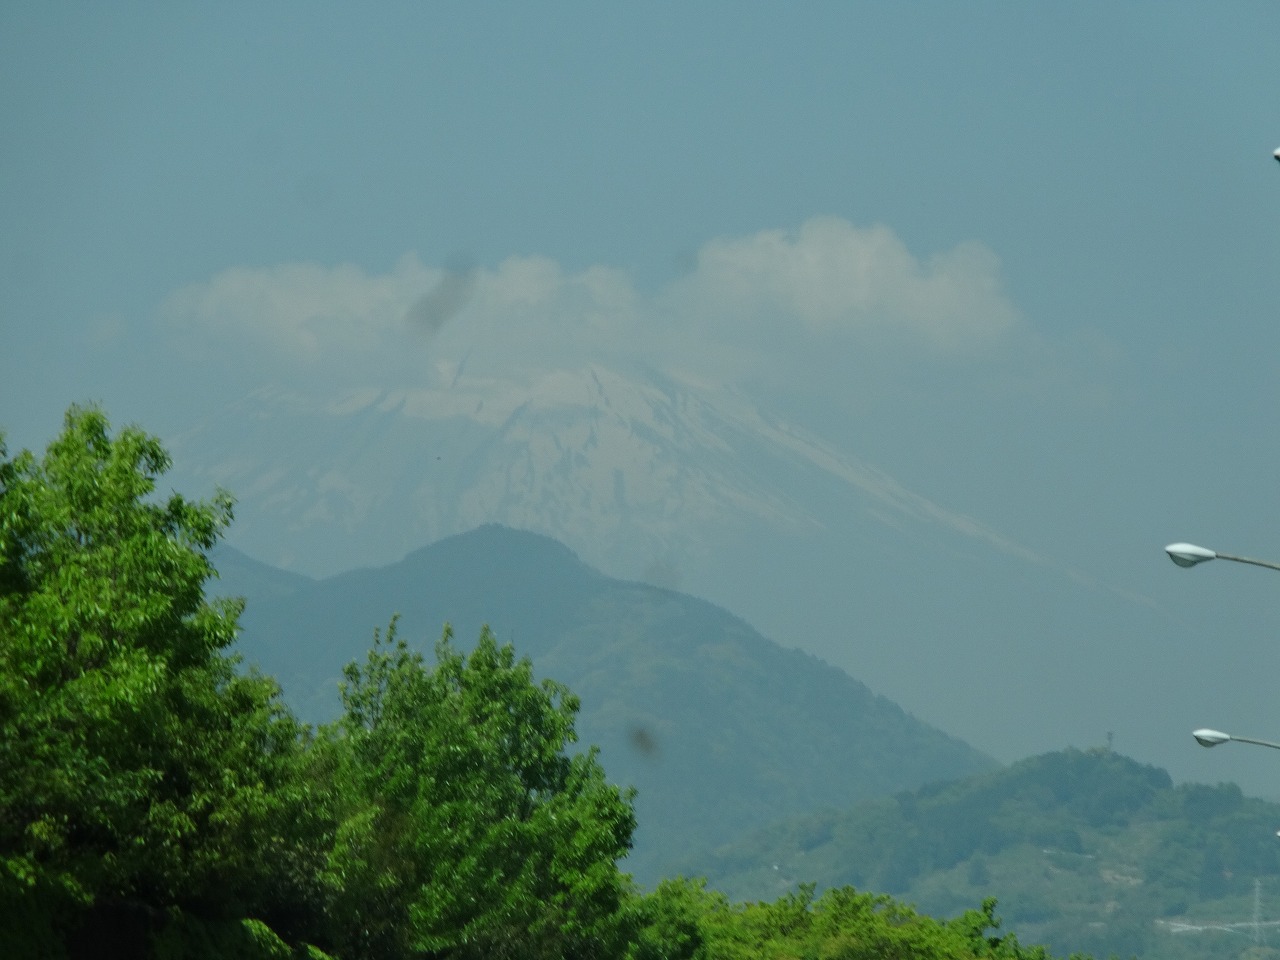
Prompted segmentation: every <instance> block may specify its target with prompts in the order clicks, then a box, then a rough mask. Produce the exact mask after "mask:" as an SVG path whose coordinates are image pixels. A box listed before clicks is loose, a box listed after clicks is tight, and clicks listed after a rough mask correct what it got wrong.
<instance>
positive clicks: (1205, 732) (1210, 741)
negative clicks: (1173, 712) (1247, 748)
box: [1191, 727, 1280, 750]
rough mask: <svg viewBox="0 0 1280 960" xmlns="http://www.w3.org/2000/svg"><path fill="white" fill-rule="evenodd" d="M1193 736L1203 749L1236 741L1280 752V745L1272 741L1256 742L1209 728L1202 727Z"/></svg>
mask: <svg viewBox="0 0 1280 960" xmlns="http://www.w3.org/2000/svg"><path fill="white" fill-rule="evenodd" d="M1191 735H1192V736H1193V737H1195V738H1196V743H1198V744H1200V746H1202V747H1216V746H1217V745H1218V744H1220V743H1227V742H1228V741H1230V740H1234V741H1236V743H1254V744H1257V745H1258V746H1260V747H1273V748H1275V749H1276V750H1280V743H1272V742H1271V741H1270V740H1255V739H1254V738H1253V737H1233V736H1232V735H1231V734H1229V733H1223V732H1222V731H1221V730H1210V729H1209V728H1208V727H1201V728H1200V729H1199V730H1196V731H1194V732H1193V733H1192V734H1191Z"/></svg>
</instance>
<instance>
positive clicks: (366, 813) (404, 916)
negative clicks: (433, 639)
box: [327, 621, 634, 957]
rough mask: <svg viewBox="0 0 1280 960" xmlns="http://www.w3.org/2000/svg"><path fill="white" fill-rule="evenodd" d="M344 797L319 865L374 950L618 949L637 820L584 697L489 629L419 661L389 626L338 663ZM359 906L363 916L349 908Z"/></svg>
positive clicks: (364, 943)
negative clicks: (623, 866) (602, 760)
mask: <svg viewBox="0 0 1280 960" xmlns="http://www.w3.org/2000/svg"><path fill="white" fill-rule="evenodd" d="M343 702H344V705H345V715H344V718H343V720H342V721H341V723H340V724H339V726H338V728H337V729H336V730H335V731H334V734H335V735H336V736H338V737H339V738H340V740H339V745H340V748H341V749H340V754H341V756H340V761H339V769H340V771H341V775H340V777H339V781H340V782H341V783H342V784H343V792H342V800H341V806H342V811H343V815H342V818H341V823H340V826H339V829H338V843H337V845H336V846H335V848H334V851H333V855H332V858H331V861H330V867H329V871H328V874H327V876H328V877H329V878H330V881H331V883H332V884H333V885H334V888H335V890H336V891H337V893H336V912H337V913H338V915H339V916H341V917H342V918H344V922H346V924H347V929H348V930H349V932H350V933H351V934H354V935H355V939H354V940H352V941H349V942H346V943H344V944H343V946H345V947H347V948H348V949H357V950H360V951H367V952H368V954H369V955H383V956H402V955H405V954H406V953H409V952H412V951H421V952H448V953H450V954H451V955H457V956H484V957H495V956H613V955H615V954H614V952H613V951H614V949H615V941H616V938H617V936H618V935H619V933H620V931H621V927H620V925H619V924H620V906H621V901H622V894H623V890H624V887H623V881H624V878H623V876H622V874H621V873H619V871H618V869H617V865H616V861H617V860H618V859H619V858H620V857H622V856H623V855H625V853H626V851H627V849H628V847H629V844H630V838H631V831H632V829H633V828H634V817H633V815H632V810H631V801H630V796H629V795H627V794H623V793H621V792H620V791H619V790H618V789H617V788H616V787H614V786H612V785H610V784H608V783H606V782H605V779H604V772H603V770H602V768H601V767H600V765H599V763H598V762H597V760H596V756H595V752H594V750H591V751H587V752H585V753H577V754H570V753H568V752H567V751H566V747H568V746H569V745H570V744H572V743H573V742H574V741H575V739H576V735H575V733H574V725H573V724H574V716H575V714H576V712H577V710H578V700H577V698H576V697H575V696H573V694H571V693H570V692H569V691H568V690H566V689H565V688H564V687H562V686H560V685H559V684H556V683H554V682H552V681H549V680H544V681H542V682H541V683H535V681H534V679H533V669H532V665H531V664H530V662H529V661H528V660H527V659H525V660H516V658H515V653H514V651H513V649H512V648H511V647H510V646H509V645H508V646H501V647H500V646H499V645H498V644H497V641H496V640H495V638H494V636H493V634H492V633H490V632H489V631H488V630H487V629H486V630H484V631H483V633H482V634H481V636H480V639H479V642H478V644H477V645H476V648H475V650H474V651H473V652H472V653H471V654H470V655H464V654H463V653H461V652H459V651H458V650H457V649H455V648H454V646H453V643H452V637H451V634H450V632H449V631H448V630H447V629H446V631H445V633H444V636H443V637H442V639H441V640H440V642H439V643H438V644H437V646H436V665H435V666H434V668H428V667H427V665H426V664H425V662H424V660H423V658H422V656H421V655H420V654H418V653H416V652H413V651H411V650H410V649H409V648H408V646H407V645H406V644H405V643H404V641H403V640H400V639H399V638H398V637H397V636H396V633H395V622H394V621H393V622H392V625H391V627H390V629H389V630H388V631H387V634H386V637H385V639H384V638H382V637H378V636H375V642H374V646H373V649H372V650H371V651H370V652H369V655H368V658H367V660H366V661H365V663H364V664H352V665H350V666H349V667H348V668H347V670H346V683H345V684H344V687H343ZM357 918H358V919H359V923H356V922H355V921H356V920H357Z"/></svg>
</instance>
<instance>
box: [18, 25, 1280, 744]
mask: <svg viewBox="0 0 1280 960" xmlns="http://www.w3.org/2000/svg"><path fill="white" fill-rule="evenodd" d="M0 130H3V131H4V133H3V135H2V136H0V290H3V294H4V295H3V297H0V337H2V339H0V424H2V425H3V428H4V429H5V431H6V432H7V434H8V437H9V442H10V446H11V447H21V446H30V447H39V446H42V445H43V444H44V443H45V442H46V441H47V440H48V439H49V438H50V437H51V436H52V434H53V433H54V432H55V431H56V428H57V425H58V423H59V421H60V417H61V415H62V412H63V410H64V409H65V407H66V406H67V405H68V404H69V403H71V402H73V401H83V400H96V401H99V402H101V403H102V404H103V405H104V406H105V407H106V409H107V411H108V413H109V414H111V416H112V418H113V419H114V420H115V421H117V422H134V421H136V422H139V423H141V424H142V425H144V426H145V427H147V428H148V429H149V430H151V431H153V432H155V433H158V434H160V435H161V436H162V437H165V436H170V435H174V434H176V433H179V432H181V431H183V430H185V429H187V428H188V427H189V426H190V425H191V424H192V423H193V422H195V421H197V420H199V419H201V418H203V417H205V416H208V415H209V413H210V412H211V411H213V410H216V409H219V408H220V407H222V406H223V405H225V404H226V403H229V402H231V401H233V400H235V399H236V398H237V397H239V396H241V395H243V394H244V393H245V392H247V391H249V390H251V389H253V388H254V387H257V386H259V385H261V384H264V383H273V384H274V383H279V384H285V385H288V386H290V387H295V388H306V389H309V390H312V391H323V390H325V389H330V388H332V389H338V388H347V387H358V386H361V385H362V384H364V383H366V382H368V381H369V380H370V378H376V377H379V376H381V377H384V378H387V379H390V380H395V381H397V382H399V381H405V382H410V381H414V380H415V379H416V378H421V377H426V376H430V375H434V374H433V373H432V372H431V365H430V362H429V361H428V359H427V358H425V357H420V356H418V355H417V354H415V353H413V352H412V350H410V349H408V348H406V346H405V343H406V342H407V341H404V339H403V331H400V332H399V333H396V332H394V331H392V330H391V327H390V325H389V321H388V322H384V317H383V315H384V314H386V315H388V316H390V315H391V314H395V315H396V316H397V317H399V316H400V315H401V314H402V313H403V308H404V305H405V304H406V303H408V302H412V301H413V299H414V297H415V296H416V295H417V294H416V293H415V291H420V290H422V289H428V288H430V287H431V286H432V284H434V283H436V282H437V281H438V280H439V279H440V278H441V277H442V276H448V275H454V274H458V275H465V276H467V277H473V276H474V277H475V278H476V279H475V282H476V284H477V286H476V291H477V292H476V293H475V298H476V299H475V301H474V303H473V304H472V309H473V312H474V313H475V316H473V317H471V318H470V320H469V321H468V325H467V326H465V327H462V328H460V329H453V328H452V326H450V327H448V328H446V330H445V333H444V334H442V335H441V347H440V349H441V350H446V349H452V350H454V351H455V354H454V355H453V359H454V360H455V361H456V360H458V359H459V357H460V356H462V355H463V354H464V353H465V352H466V351H469V350H472V349H473V348H474V349H478V350H480V351H481V355H483V356H484V357H485V358H486V362H488V363H490V364H492V365H493V366H494V367H495V369H496V368H499V367H502V366H503V365H504V364H514V363H517V362H521V361H524V360H528V358H529V357H531V356H536V357H538V358H540V359H541V360H542V361H544V362H546V363H557V362H571V360H572V359H573V358H576V357H578V356H580V355H582V356H585V355H593V354H595V353H602V354H607V355H610V356H620V355H624V354H634V355H635V356H638V357H640V358H642V359H644V360H645V361H646V362H652V363H655V364H658V365H667V366H671V365H676V366H682V367H685V368H687V369H689V370H691V371H693V372H694V373H696V374H698V375H701V376H704V377H708V378H720V379H724V380H728V381H734V382H738V383H739V385H741V386H743V387H744V388H747V389H750V390H752V391H753V392H754V395H756V396H758V397H762V398H767V399H768V401H769V402H770V403H772V404H774V405H776V407H777V408H778V409H780V410H782V411H784V412H786V413H787V414H788V415H790V416H793V417H795V418H796V419H798V420H800V421H801V422H804V423H805V424H806V425H807V426H809V427H810V428H811V429H813V430H815V431H816V432H818V433H820V434H822V435H823V436H825V437H827V438H828V439H830V440H832V441H833V442H837V443H840V444H842V445H844V446H846V447H847V448H849V449H852V450H855V451H856V452H857V453H858V454H859V455H860V456H862V457H865V458H866V459H867V460H868V461H871V462H874V463H877V464H880V465H881V466H882V467H884V468H885V469H886V470H888V471H889V472H890V473H892V474H893V475H894V476H896V477H898V478H899V479H901V480H902V481H903V482H904V483H906V484H908V485H909V486H911V487H912V488H913V489H916V490H919V491H921V492H922V493H923V494H925V495H927V496H929V497H930V498H932V499H933V500H935V501H937V502H940V503H942V504H945V505H946V506H947V507H948V508H949V509H953V510H956V511H959V512H962V513H964V514H968V515H972V516H974V517H977V518H979V519H980V520H982V521H983V522H984V523H987V524H989V525H991V526H992V527H993V528H995V529H998V530H1000V531H1002V532H1003V533H1004V534H1006V535H1008V536H1010V537H1011V538H1013V539H1015V540H1017V541H1018V542H1021V543H1024V544H1027V545H1028V546H1029V547H1030V548H1031V549H1033V550H1035V551H1036V552H1039V553H1054V552H1058V551H1060V552H1061V553H1063V554H1064V555H1066V556H1067V557H1069V558H1070V562H1071V564H1072V565H1073V566H1075V567H1079V568H1088V569H1091V570H1095V571H1096V572H1097V574H1098V575H1099V577H1100V578H1102V579H1103V580H1105V581H1107V582H1112V583H1114V584H1115V585H1116V587H1117V588H1118V589H1124V590H1135V591H1138V592H1143V593H1148V594H1150V593H1153V592H1159V591H1162V590H1167V591H1169V593H1168V594H1167V596H1165V595H1162V596H1160V600H1161V602H1169V603H1174V604H1178V603H1185V604H1186V608H1185V609H1180V611H1179V616H1183V617H1186V618H1191V619H1192V620H1194V619H1195V618H1196V617H1197V616H1200V614H1197V612H1196V610H1197V606H1196V605H1197V604H1199V603H1203V604H1204V609H1206V610H1207V609H1209V602H1210V601H1209V597H1208V595H1212V597H1213V598H1215V600H1214V603H1215V604H1221V603H1222V602H1225V600H1230V601H1232V602H1235V601H1238V602H1239V604H1240V609H1241V610H1242V611H1253V610H1256V611H1257V614H1256V620H1251V619H1250V618H1251V617H1253V616H1254V615H1253V614H1252V613H1251V612H1248V613H1241V614H1240V617H1239V620H1238V621H1237V622H1235V623H1233V628H1235V629H1256V630H1258V631H1259V633H1258V642H1259V643H1260V644H1261V643H1262V641H1263V638H1264V637H1265V636H1273V635H1274V631H1273V629H1272V628H1273V627H1274V626H1276V625H1277V624H1280V610H1277V609H1273V608H1275V607H1276V604H1275V603H1274V602H1273V601H1272V600H1271V599H1270V598H1271V597H1272V596H1274V594H1275V590H1274V587H1271V588H1270V592H1268V593H1266V594H1265V596H1260V594H1261V593H1262V591H1263V590H1264V589H1265V587H1262V586H1260V583H1261V584H1266V587H1270V584H1269V583H1267V582H1266V581H1259V580H1257V579H1250V578H1247V577H1243V578H1242V575H1241V574H1240V573H1239V572H1237V573H1236V575H1235V576H1234V577H1233V576H1231V575H1229V574H1227V573H1225V572H1224V573H1222V574H1221V575H1220V576H1219V574H1218V572H1214V573H1212V574H1210V576H1211V577H1213V579H1212V580H1209V579H1207V578H1205V577H1202V576H1201V573H1202V572H1201V571H1197V573H1196V574H1195V575H1194V576H1195V577H1196V578H1197V579H1195V580H1187V579H1179V578H1180V577H1184V578H1185V577H1188V576H1191V575H1188V574H1181V573H1179V572H1178V571H1176V570H1174V569H1173V568H1172V567H1171V566H1168V565H1167V562H1166V561H1164V559H1163V557H1162V555H1161V553H1160V547H1161V546H1162V545H1163V544H1164V543H1166V542H1169V541H1171V540H1179V539H1190V540H1200V541H1204V542H1207V543H1208V544H1209V545H1210V546H1215V547H1218V548H1220V549H1222V550H1226V551H1229V552H1239V553H1245V554H1253V555H1261V556H1272V557H1280V523H1277V520H1278V519H1280V512H1278V510H1277V487H1276V483H1275V478H1276V476H1277V475H1280V445H1278V444H1277V437H1276V430H1275V426H1274V425H1275V420H1276V412H1277V410H1278V409H1280V379H1278V378H1277V376H1276V374H1277V369H1276V368H1277V361H1276V358H1277V356H1280V327H1278V325H1277V324H1276V318H1277V316H1278V315H1280V164H1277V163H1276V162H1275V161H1274V160H1273V159H1271V154H1272V151H1273V150H1275V149H1276V148H1277V147H1280V7H1277V6H1276V5H1275V4H1274V3H1271V2H1257V3H1248V2H1239V3H1231V4H1220V3H1182V2H1180V3H1167V2H1162V3H1146V2H1133V3H1126V4H1116V3H1110V2H1079V3H1072V4H1054V5H1050V4H1029V3H1021V2H1018V3H1015V2H990V3H970V4H956V3H951V2H945V3H944V2H920V3H912V4H889V3H811V4H805V5H782V4H763V3H741V2H735V3H728V2H725V3H712V2H706V3H679V4H676V3H670V4H667V3H650V4H630V5H624V4H609V5H606V4H587V3H582V4H572V3H543V4H518V3H490V4H464V3H432V4H416V3H415V4H409V3H406V4H376V5H356V4H337V3H328V4H326V3H308V4H300V3H277V4H269V5H264V4H248V3H244V4H237V3H225V4H218V5H216V6H197V5H180V4H159V3H156V4H141V3H117V4H109V5H108V4H71V3H42V4H7V5H5V6H4V7H3V8H0ZM531 291H533V292H531ZM530 297H534V298H535V299H536V300H537V303H538V304H539V305H540V306H539V308H538V311H537V316H536V318H534V319H532V320H528V321H527V322H526V323H525V325H524V326H521V327H520V328H519V331H518V332H515V333H513V328H512V327H511V323H512V320H511V318H512V316H513V313H512V310H513V309H514V308H512V307H511V306H510V305H511V304H512V303H527V302H532V301H530V300H529V299H528V298H530ZM309 298H310V299H309ZM315 298H319V299H320V300H323V301H324V302H326V303H329V304H333V303H337V304H339V305H340V307H336V308H334V309H333V311H332V312H331V314H325V315H324V316H322V317H320V318H319V319H318V320H317V319H316V318H315V317H314V316H312V314H310V313H307V312H306V311H307V309H308V308H307V304H308V303H311V302H313V300H314V299H315ZM522 298H523V299H522ZM538 298H540V299H538ZM326 309H327V308H326ZM322 312H323V311H322ZM522 322H523V321H522ZM504 325H505V326H504ZM445 334H447V336H446V335H445ZM397 338H399V339H397ZM437 372H438V371H437ZM246 429H248V427H247V426H246ZM195 492H197V493H199V492H200V491H195ZM1162 564H1163V565H1164V566H1162ZM1166 567H1167V569H1166ZM1203 572H1204V573H1208V571H1203ZM1250 572H1251V571H1244V573H1246V574H1247V573H1250ZM1201 591H1203V593H1204V594H1205V595H1206V597H1205V599H1204V600H1203V601H1202V600H1200V599H1199V598H1197V596H1196V594H1197V593H1198V592H1201ZM1184 592H1188V593H1189V595H1184ZM1224 598H1225V600H1224ZM1213 609H1215V610H1217V609H1220V607H1219V606H1214V608H1213ZM1251 623H1252V624H1254V626H1252V627H1250V624H1251ZM1205 628H1206V629H1210V628H1212V624H1209V623H1206V624H1205ZM1211 719H1212V718H1206V721H1205V722H1209V721H1210V720H1211ZM1251 732H1254V733H1261V734H1264V735H1265V734H1266V733H1267V732H1268V731H1251ZM1269 732H1270V733H1271V734H1274V733H1275V732H1276V731H1274V730H1272V731H1269Z"/></svg>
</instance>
